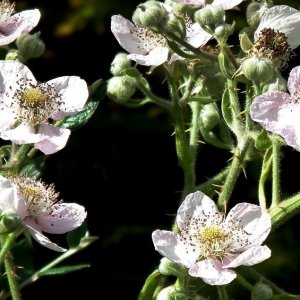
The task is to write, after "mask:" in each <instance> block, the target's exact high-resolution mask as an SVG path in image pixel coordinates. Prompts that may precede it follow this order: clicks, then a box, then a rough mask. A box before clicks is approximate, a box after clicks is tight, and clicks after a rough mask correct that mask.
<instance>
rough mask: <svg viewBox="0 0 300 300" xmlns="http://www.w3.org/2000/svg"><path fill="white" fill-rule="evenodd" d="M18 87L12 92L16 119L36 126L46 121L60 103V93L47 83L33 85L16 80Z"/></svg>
mask: <svg viewBox="0 0 300 300" xmlns="http://www.w3.org/2000/svg"><path fill="white" fill-rule="evenodd" d="M17 83H18V84H19V88H18V89H17V90H16V92H15V94H14V96H13V97H14V99H16V102H15V105H16V113H17V116H18V120H19V121H21V122H25V123H27V124H29V125H32V126H36V125H39V124H42V123H44V122H46V121H47V120H48V119H49V117H50V115H51V114H52V113H53V111H55V110H57V109H58V107H59V105H60V104H61V103H62V101H61V97H60V95H59V94H58V93H57V92H56V90H55V89H54V87H53V86H52V85H50V84H48V83H41V84H38V85H33V84H31V83H30V82H29V83H28V82H27V86H26V85H25V83H24V80H19V81H18V82H17Z"/></svg>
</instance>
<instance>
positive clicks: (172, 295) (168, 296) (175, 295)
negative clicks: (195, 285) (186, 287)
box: [156, 285, 187, 300]
mask: <svg viewBox="0 0 300 300" xmlns="http://www.w3.org/2000/svg"><path fill="white" fill-rule="evenodd" d="M186 299H187V294H186V293H184V292H183V291H181V290H179V289H177V288H176V287H174V286H172V285H171V286H168V287H166V288H164V289H163V290H161V291H160V292H159V294H158V295H157V297H156V300H186Z"/></svg>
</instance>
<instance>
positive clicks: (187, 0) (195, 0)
mask: <svg viewBox="0 0 300 300" xmlns="http://www.w3.org/2000/svg"><path fill="white" fill-rule="evenodd" d="M173 1H174V2H176V3H184V4H191V5H205V0H173Z"/></svg>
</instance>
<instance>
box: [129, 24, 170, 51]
mask: <svg viewBox="0 0 300 300" xmlns="http://www.w3.org/2000/svg"><path fill="white" fill-rule="evenodd" d="M130 33H131V34H132V35H133V36H134V37H136V38H138V39H139V40H140V48H141V50H143V49H144V50H145V51H146V52H147V53H149V52H150V51H151V50H153V49H155V48H157V47H167V41H166V40H165V38H164V37H163V36H162V35H161V34H159V33H155V32H153V31H152V30H150V29H148V28H144V27H138V26H135V27H134V28H133V29H131V30H130Z"/></svg>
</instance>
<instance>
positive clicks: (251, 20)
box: [246, 2, 268, 28]
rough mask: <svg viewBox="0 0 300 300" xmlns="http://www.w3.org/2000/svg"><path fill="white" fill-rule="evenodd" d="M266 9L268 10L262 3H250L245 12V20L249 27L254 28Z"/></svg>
mask: <svg viewBox="0 0 300 300" xmlns="http://www.w3.org/2000/svg"><path fill="white" fill-rule="evenodd" d="M267 9H268V8H267V7H266V6H265V5H264V4H262V3H257V2H253V3H250V4H249V5H248V7H247V10H246V18H247V22H248V24H249V25H250V26H251V27H253V28H256V27H257V26H258V24H259V22H260V20H261V17H262V15H263V14H264V12H265V11H266V10H267Z"/></svg>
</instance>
